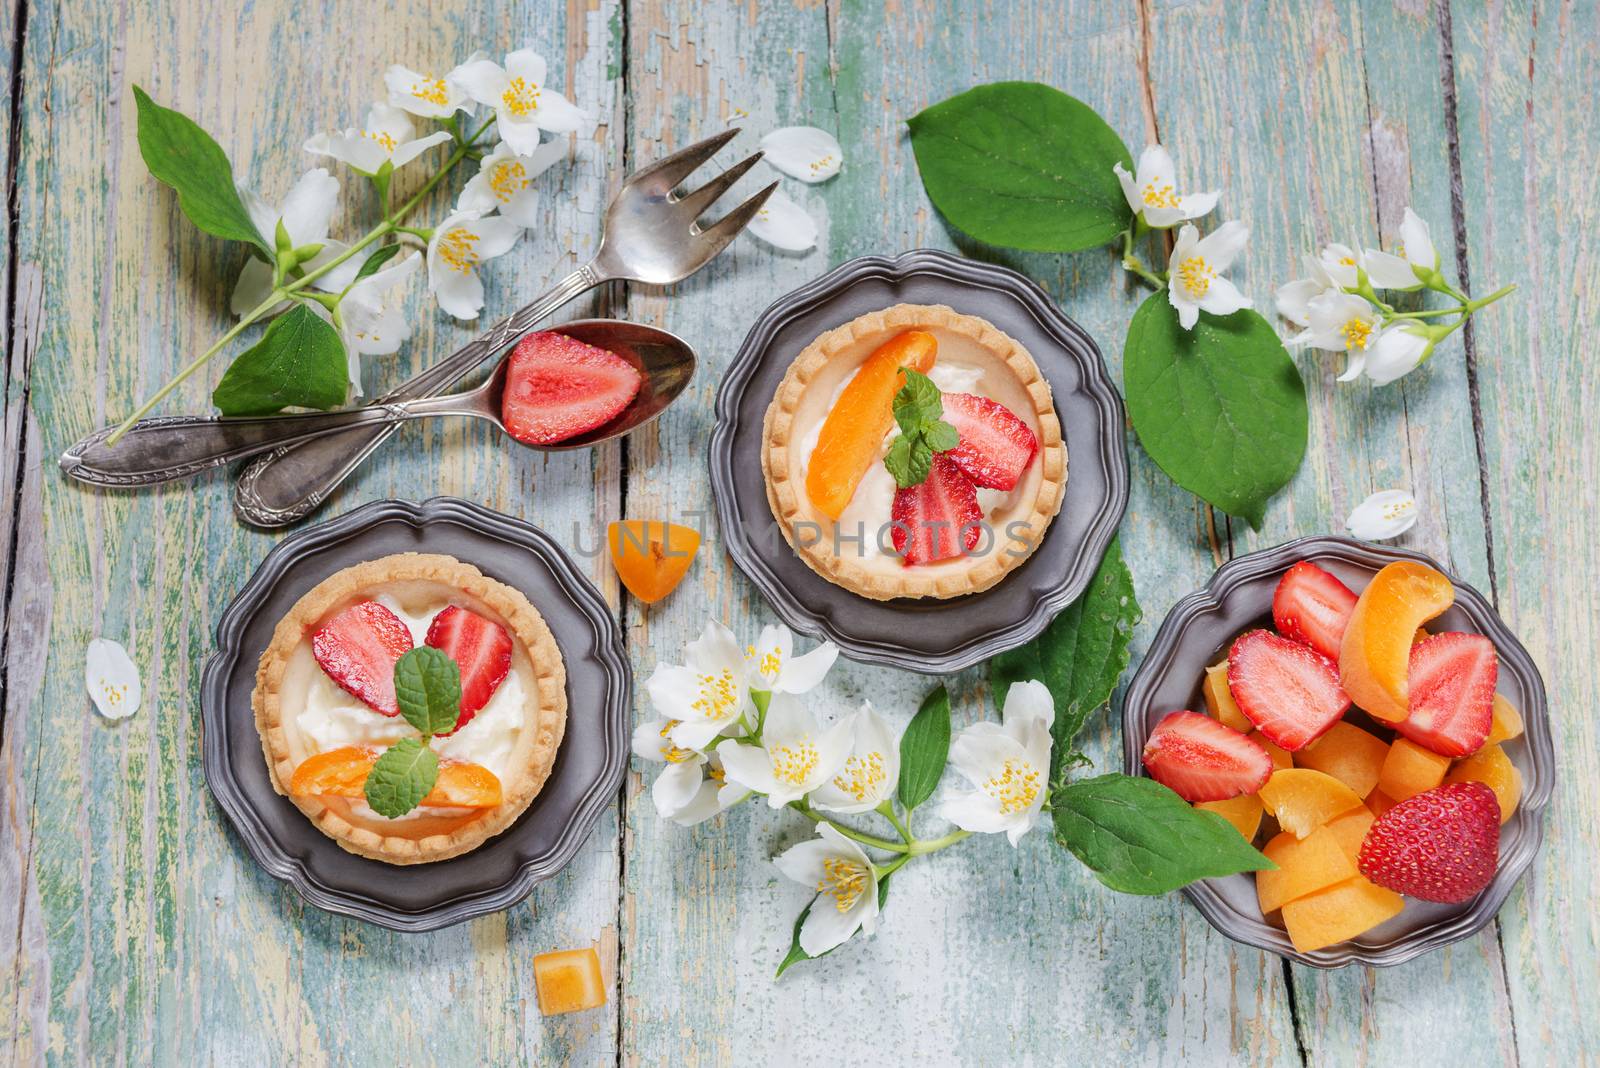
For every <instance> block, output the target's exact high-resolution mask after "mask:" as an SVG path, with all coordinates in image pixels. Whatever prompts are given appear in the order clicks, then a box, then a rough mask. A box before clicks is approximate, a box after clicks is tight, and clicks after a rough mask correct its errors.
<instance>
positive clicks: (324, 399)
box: [211, 304, 350, 415]
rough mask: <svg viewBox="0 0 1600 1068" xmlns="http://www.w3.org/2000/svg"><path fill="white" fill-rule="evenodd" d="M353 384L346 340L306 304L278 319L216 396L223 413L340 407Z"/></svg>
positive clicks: (233, 368) (230, 372)
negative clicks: (295, 407) (351, 382)
mask: <svg viewBox="0 0 1600 1068" xmlns="http://www.w3.org/2000/svg"><path fill="white" fill-rule="evenodd" d="M349 384H350V371H349V365H348V363H347V362H346V361H345V355H344V342H343V341H342V340H340V338H339V332H338V331H337V330H335V329H334V328H333V326H332V325H331V324H329V323H328V322H326V321H325V320H323V319H321V318H319V317H318V316H317V315H316V314H315V313H313V312H312V310H311V309H310V308H308V307H306V306H305V305H304V304H296V305H295V306H294V307H293V308H290V309H289V310H288V311H287V312H285V313H284V314H282V315H280V316H279V317H278V318H276V319H274V320H272V323H271V324H270V325H269V326H268V327H267V332H266V333H265V334H262V335H261V340H260V341H257V342H256V343H255V344H254V345H252V346H250V347H249V348H248V349H246V350H244V351H243V352H241V353H240V354H239V356H238V358H237V359H235V360H234V361H233V364H232V365H231V366H230V367H229V368H228V371H227V373H226V374H224V375H223V376H222V381H221V382H218V383H217V388H216V389H215V390H213V391H212V393H211V403H213V404H215V405H216V406H217V408H218V410H220V411H221V412H222V414H223V415H269V414H271V413H272V412H276V411H278V410H280V409H282V408H286V407H288V406H290V405H295V406H298V407H302V408H336V407H338V406H339V405H340V404H343V403H344V398H345V393H346V391H347V390H348V388H349Z"/></svg>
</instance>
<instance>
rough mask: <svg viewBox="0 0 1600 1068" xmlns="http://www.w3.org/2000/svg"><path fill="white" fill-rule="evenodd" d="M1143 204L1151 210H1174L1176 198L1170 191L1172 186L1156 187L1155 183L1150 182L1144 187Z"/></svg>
mask: <svg viewBox="0 0 1600 1068" xmlns="http://www.w3.org/2000/svg"><path fill="white" fill-rule="evenodd" d="M1144 202H1145V205H1146V206H1147V207H1151V208H1176V207H1177V206H1178V196H1177V194H1176V193H1174V192H1173V191H1172V186H1170V185H1159V186H1158V185H1156V183H1155V182H1150V183H1149V184H1148V185H1146V186H1145V187H1144Z"/></svg>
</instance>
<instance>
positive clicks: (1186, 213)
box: [1178, 190, 1222, 219]
mask: <svg viewBox="0 0 1600 1068" xmlns="http://www.w3.org/2000/svg"><path fill="white" fill-rule="evenodd" d="M1221 196H1222V193H1221V191H1220V190H1217V191H1213V192H1210V193H1186V194H1184V195H1183V196H1181V197H1179V198H1178V210H1179V211H1180V212H1182V213H1183V217H1184V218H1185V219H1198V218H1200V217H1201V216H1202V215H1209V214H1211V212H1212V210H1213V209H1215V208H1216V206H1217V201H1218V199H1220V198H1221Z"/></svg>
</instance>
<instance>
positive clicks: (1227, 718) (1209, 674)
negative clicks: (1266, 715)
mask: <svg viewBox="0 0 1600 1068" xmlns="http://www.w3.org/2000/svg"><path fill="white" fill-rule="evenodd" d="M1200 688H1201V689H1202V690H1204V691H1205V695H1206V711H1207V712H1209V713H1211V718H1212V719H1214V720H1216V721H1217V722H1218V723H1220V724H1222V725H1223V726H1224V727H1232V728H1233V729H1234V730H1236V731H1238V732H1239V733H1240V734H1249V733H1250V731H1251V730H1252V729H1254V727H1255V724H1253V723H1251V722H1250V721H1249V720H1248V719H1246V718H1245V714H1244V713H1243V712H1241V711H1239V706H1238V705H1237V704H1235V703H1234V700H1233V693H1232V691H1230V690H1229V689H1228V662H1227V661H1226V660H1224V661H1223V662H1222V663H1220V664H1213V665H1212V666H1211V667H1208V668H1206V681H1205V682H1204V683H1202V684H1201V686H1200Z"/></svg>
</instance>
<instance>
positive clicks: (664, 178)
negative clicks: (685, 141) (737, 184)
mask: <svg viewBox="0 0 1600 1068" xmlns="http://www.w3.org/2000/svg"><path fill="white" fill-rule="evenodd" d="M738 134H739V128H738V127H737V126H735V127H733V128H732V129H728V130H724V131H723V132H722V133H719V134H717V135H716V136H715V137H708V138H706V139H705V140H704V141H696V142H695V143H694V144H692V145H690V146H689V147H688V148H681V149H679V150H678V151H676V152H674V153H673V154H672V155H670V156H667V157H666V158H665V159H658V160H656V161H655V162H654V163H652V164H650V165H649V166H648V167H646V168H645V169H644V170H642V171H637V172H635V173H634V174H633V175H632V176H630V177H629V178H628V180H627V182H626V183H625V184H627V185H638V184H641V183H644V184H648V185H649V186H651V188H652V190H653V191H654V192H658V193H669V192H671V191H672V190H673V189H674V188H676V187H677V185H678V183H679V182H681V181H683V180H684V179H685V178H687V177H689V175H690V174H691V173H693V171H694V169H695V168H696V167H698V166H700V165H701V164H702V163H704V162H705V161H706V160H708V159H710V158H711V157H712V156H714V155H716V154H717V150H718V149H720V148H721V147H722V146H723V145H725V144H727V143H728V142H729V141H732V140H733V139H734V138H735V137H737V136H738Z"/></svg>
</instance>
